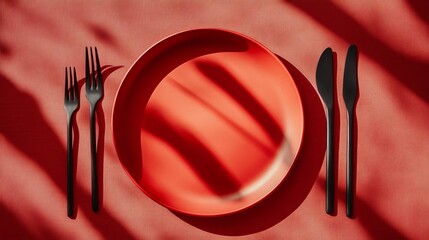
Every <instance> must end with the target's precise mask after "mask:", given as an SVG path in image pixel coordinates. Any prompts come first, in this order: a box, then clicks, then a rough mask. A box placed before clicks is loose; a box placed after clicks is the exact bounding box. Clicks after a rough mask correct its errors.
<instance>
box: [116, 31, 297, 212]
mask: <svg viewBox="0 0 429 240" xmlns="http://www.w3.org/2000/svg"><path fill="white" fill-rule="evenodd" d="M112 125H113V126H112V127H113V138H114V143H115V147H116V152H117V154H118V157H119V159H120V161H121V163H122V165H123V167H124V169H125V171H126V172H127V173H128V175H129V176H130V178H131V179H132V180H133V181H134V183H135V184H136V185H137V186H138V187H139V188H140V189H141V190H142V191H143V192H144V193H145V194H147V195H148V196H149V197H151V198H152V199H153V200H155V201H156V202H158V203H159V204H162V205H163V206H165V207H167V208H169V209H171V210H173V211H178V212H181V213H186V214H191V215H198V216H217V215H224V214H229V213H233V212H236V211H240V210H242V209H245V208H247V207H250V206H252V205H253V204H255V203H257V202H258V201H260V200H262V199H263V198H264V197H266V196H267V195H268V194H269V193H271V192H272V191H273V190H274V189H275V188H276V187H277V186H278V185H279V184H280V183H281V181H282V180H283V179H284V178H285V177H286V175H287V173H288V171H289V169H290V167H291V166H292V164H293V162H294V160H295V158H296V156H297V154H298V151H299V148H300V144H301V139H302V133H303V111H302V105H301V100H300V97H299V94H298V91H297V88H296V86H295V84H294V82H293V79H292V77H291V75H290V74H289V72H288V70H287V69H286V67H285V66H284V65H283V64H282V63H281V62H280V61H279V59H278V58H277V57H276V56H275V55H274V54H273V53H271V52H270V51H269V50H268V49H267V48H265V47H264V46H262V45H261V44H259V43H257V42H256V41H254V40H252V39H250V38H248V37H246V36H243V35H241V34H238V33H234V32H231V31H225V30H220V29H197V30H191V31H186V32H181V33H178V34H175V35H172V36H170V37H167V38H165V39H163V40H162V41H160V42H158V43H157V44H155V45H154V46H152V47H151V48H150V49H149V50H147V51H146V52H145V53H144V54H143V55H141V56H140V57H139V58H138V59H137V61H136V62H135V63H134V64H133V66H132V67H131V68H130V69H129V71H128V72H127V74H126V76H125V77H124V79H123V81H122V83H121V85H120V88H119V90H118V92H117V95H116V99H115V102H114V107H113V117H112Z"/></svg>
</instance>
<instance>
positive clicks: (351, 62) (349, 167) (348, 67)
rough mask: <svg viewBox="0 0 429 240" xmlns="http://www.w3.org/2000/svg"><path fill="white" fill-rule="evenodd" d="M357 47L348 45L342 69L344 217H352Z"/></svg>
mask: <svg viewBox="0 0 429 240" xmlns="http://www.w3.org/2000/svg"><path fill="white" fill-rule="evenodd" d="M357 54H358V52H357V47H356V46H355V45H350V47H349V49H348V51H347V57H346V64H345V67H344V82H343V98H344V102H345V105H346V108H347V162H346V215H347V216H348V217H353V208H354V207H353V205H354V204H353V202H354V194H355V183H354V134H353V131H354V116H355V106H356V99H357V95H358V82H357V81H358V79H357Z"/></svg>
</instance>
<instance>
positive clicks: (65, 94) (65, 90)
mask: <svg viewBox="0 0 429 240" xmlns="http://www.w3.org/2000/svg"><path fill="white" fill-rule="evenodd" d="M65 73H66V77H65V83H64V101H65V102H66V101H67V100H68V99H69V92H68V88H69V86H68V85H69V83H68V81H69V80H68V75H67V67H65Z"/></svg>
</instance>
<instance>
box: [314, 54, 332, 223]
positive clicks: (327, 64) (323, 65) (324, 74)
mask: <svg viewBox="0 0 429 240" xmlns="http://www.w3.org/2000/svg"><path fill="white" fill-rule="evenodd" d="M316 83H317V90H318V91H319V94H320V96H321V98H322V100H323V102H324V103H325V105H326V118H327V121H326V122H327V128H326V131H327V133H326V135H327V141H326V144H327V146H326V206H325V210H326V213H328V214H330V215H333V214H334V193H335V191H334V187H335V183H334V170H335V166H334V140H333V137H334V134H333V133H334V65H333V53H332V49H331V48H326V49H325V50H324V51H323V53H322V55H321V56H320V59H319V62H318V63H317V68H316Z"/></svg>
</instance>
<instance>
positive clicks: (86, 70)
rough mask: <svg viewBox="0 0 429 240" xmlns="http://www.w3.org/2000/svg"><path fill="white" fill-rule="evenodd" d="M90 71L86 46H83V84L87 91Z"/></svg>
mask: <svg viewBox="0 0 429 240" xmlns="http://www.w3.org/2000/svg"><path fill="white" fill-rule="evenodd" d="M89 75H90V72H89V57H88V47H85V86H86V91H88V90H89V89H90V88H91V86H90V77H89Z"/></svg>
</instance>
